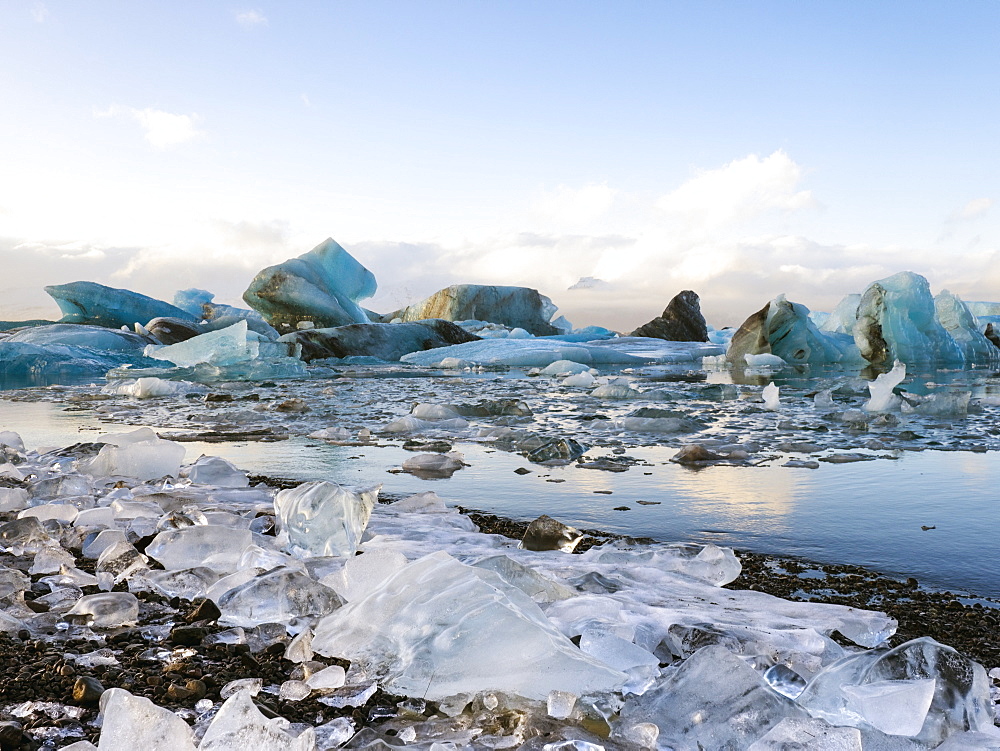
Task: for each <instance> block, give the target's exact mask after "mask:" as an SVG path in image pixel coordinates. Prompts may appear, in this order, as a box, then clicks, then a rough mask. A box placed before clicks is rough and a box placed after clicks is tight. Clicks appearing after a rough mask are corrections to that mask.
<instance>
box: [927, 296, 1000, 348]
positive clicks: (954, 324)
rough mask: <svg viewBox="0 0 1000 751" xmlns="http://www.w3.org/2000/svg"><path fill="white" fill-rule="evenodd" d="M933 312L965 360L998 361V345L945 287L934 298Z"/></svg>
mask: <svg viewBox="0 0 1000 751" xmlns="http://www.w3.org/2000/svg"><path fill="white" fill-rule="evenodd" d="M934 312H935V314H936V315H937V318H938V321H940V322H941V326H942V327H943V328H944V330H945V331H947V332H948V334H949V335H950V336H951V338H952V339H954V340H955V342H956V343H957V344H958V346H959V348H961V350H962V356H963V357H964V358H965V361H966V362H970V363H991V362H992V363H995V362H997V361H1000V347H997V346H996V345H995V344H994V343H993V342H991V341H990V340H989V339H987V338H986V336H985V335H984V334H983V333H982V332H981V331H980V330H979V322H978V321H977V320H976V317H975V316H974V315H972V311H970V310H969V307H968V306H967V305H966V304H965V303H964V302H962V300H961V298H959V297H958V296H956V295H953V294H951V293H950V292H949V291H948V290H946V289H945V290H941V292H940V293H939V294H938V295H937V296H936V297H935V298H934Z"/></svg>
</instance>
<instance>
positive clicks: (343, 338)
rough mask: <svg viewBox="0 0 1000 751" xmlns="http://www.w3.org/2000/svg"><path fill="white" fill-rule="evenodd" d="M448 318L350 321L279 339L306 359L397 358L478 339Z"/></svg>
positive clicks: (286, 335)
mask: <svg viewBox="0 0 1000 751" xmlns="http://www.w3.org/2000/svg"><path fill="white" fill-rule="evenodd" d="M478 340H479V337H478V336H474V335H472V334H469V333H467V332H466V331H465V330H464V329H463V328H461V327H460V326H456V325H455V324H454V323H452V322H451V321H443V320H440V319H435V320H429V321H414V322H413V323H352V324H350V325H348V326H338V327H336V328H328V329H308V330H306V331H295V332H292V333H290V334H285V335H284V336H282V337H281V338H280V339H279V341H282V342H288V343H289V344H292V345H299V346H301V348H302V355H301V356H302V359H303V360H305V361H306V362H310V361H312V360H318V359H322V358H327V357H340V358H342V357H377V358H379V359H380V360H390V361H391V360H398V359H399V358H400V357H402V356H403V355H406V354H409V353H410V352H422V351H424V350H428V349H436V348H439V347H447V346H449V345H451V344H464V343H465V342H474V341H478Z"/></svg>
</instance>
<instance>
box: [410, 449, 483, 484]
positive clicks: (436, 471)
mask: <svg viewBox="0 0 1000 751" xmlns="http://www.w3.org/2000/svg"><path fill="white" fill-rule="evenodd" d="M466 466H468V465H467V464H466V463H465V462H464V461H462V454H461V452H459V451H449V452H448V453H447V454H417V455H416V456H412V457H410V458H409V459H407V460H406V461H404V462H403V471H404V472H409V473H410V474H412V475H416V476H417V477H424V478H428V479H435V478H447V477H451V476H452V475H453V474H455V472H457V471H458V470H460V469H461V468H462V467H466Z"/></svg>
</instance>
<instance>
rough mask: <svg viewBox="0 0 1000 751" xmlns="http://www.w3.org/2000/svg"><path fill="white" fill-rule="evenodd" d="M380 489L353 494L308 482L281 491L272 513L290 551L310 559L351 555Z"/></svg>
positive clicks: (326, 484) (364, 490)
mask: <svg viewBox="0 0 1000 751" xmlns="http://www.w3.org/2000/svg"><path fill="white" fill-rule="evenodd" d="M381 487H382V486H381V484H379V485H375V486H373V487H370V488H365V489H363V490H360V491H358V492H354V491H352V490H349V489H347V488H344V487H342V486H340V485H337V484H335V483H331V482H307V483H304V484H302V485H299V486H298V487H297V488H292V489H289V490H282V491H280V492H279V493H278V494H277V496H275V499H274V511H275V515H276V516H277V520H278V524H279V527H280V529H281V531H282V533H283V534H286V535H287V537H288V542H289V545H290V546H291V547H292V549H293V550H299V551H301V552H302V553H303V554H304V555H309V556H328V555H333V556H337V555H339V556H345V555H354V553H355V552H356V551H357V549H358V543H360V541H361V535H362V533H363V532H364V531H365V527H367V526H368V520H369V518H370V517H371V513H372V508H373V507H374V506H375V502H376V500H377V499H378V493H379V490H380V489H381Z"/></svg>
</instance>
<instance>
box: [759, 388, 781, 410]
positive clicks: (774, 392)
mask: <svg viewBox="0 0 1000 751" xmlns="http://www.w3.org/2000/svg"><path fill="white" fill-rule="evenodd" d="M761 397H762V398H763V399H764V409H769V410H771V411H772V412H776V411H778V410H779V409H781V403H780V396H779V390H778V387H777V386H775V385H774V383H773V382H772V383H769V384H767V385H766V386H765V387H764V390H763V391H762V392H761Z"/></svg>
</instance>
